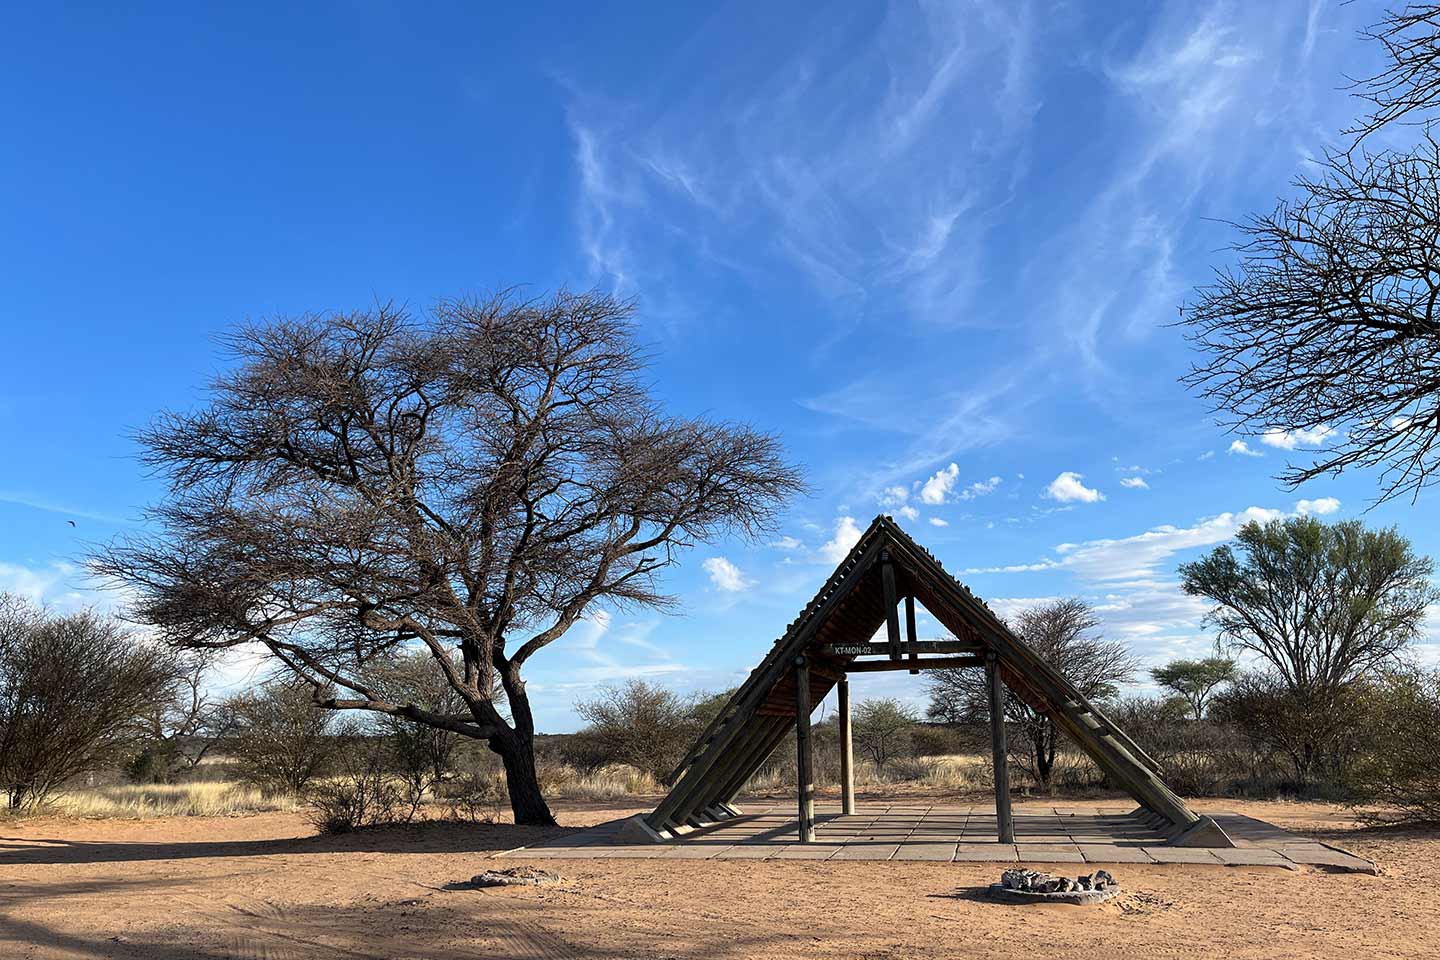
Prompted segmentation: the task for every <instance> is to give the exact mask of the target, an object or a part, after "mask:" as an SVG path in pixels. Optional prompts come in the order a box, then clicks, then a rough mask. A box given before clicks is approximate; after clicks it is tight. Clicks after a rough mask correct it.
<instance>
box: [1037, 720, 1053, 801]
mask: <svg viewBox="0 0 1440 960" xmlns="http://www.w3.org/2000/svg"><path fill="white" fill-rule="evenodd" d="M1034 743H1035V776H1036V779H1038V780H1039V781H1040V784H1039V786H1040V789H1042V790H1044V791H1045V792H1046V793H1049V792H1050V774H1051V773H1052V772H1053V771H1054V769H1055V728H1054V727H1053V726H1051V724H1050V721H1049V720H1047V719H1043V718H1042V719H1041V720H1040V721H1039V722H1037V723H1036V724H1035V727H1034Z"/></svg>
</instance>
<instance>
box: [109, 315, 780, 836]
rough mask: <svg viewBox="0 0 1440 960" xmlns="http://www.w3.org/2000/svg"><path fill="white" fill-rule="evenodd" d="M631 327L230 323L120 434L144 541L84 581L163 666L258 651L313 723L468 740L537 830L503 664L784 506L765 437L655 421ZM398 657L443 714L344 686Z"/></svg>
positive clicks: (534, 319) (455, 319)
mask: <svg viewBox="0 0 1440 960" xmlns="http://www.w3.org/2000/svg"><path fill="white" fill-rule="evenodd" d="M633 313H634V309H633V306H632V305H631V304H629V303H625V302H621V301H617V300H615V299H613V298H611V297H608V296H601V295H596V294H572V293H567V292H561V293H558V294H555V295H553V296H550V297H548V298H546V299H543V300H536V301H528V302H521V301H519V300H517V299H515V298H514V297H513V296H510V295H504V294H502V295H499V296H495V297H492V298H490V299H486V300H454V301H444V302H441V303H440V304H439V305H438V306H436V307H435V308H434V309H433V310H432V311H430V312H429V313H428V314H427V315H426V316H424V317H421V318H414V317H412V316H410V315H409V314H407V313H406V312H405V311H403V310H396V309H393V308H391V307H389V306H382V307H379V308H377V309H374V310H370V311H363V312H358V313H352V314H346V315H338V314H337V315H330V316H307V317H302V318H300V319H294V320H277V321H274V322H270V323H263V324H253V325H247V326H244V327H242V328H241V329H240V330H239V331H238V332H237V333H235V334H234V335H233V336H232V337H230V338H229V346H230V348H231V353H232V354H233V359H234V360H235V361H236V365H235V367H234V368H233V369H232V370H231V372H229V373H226V374H224V375H222V376H220V377H218V378H217V379H216V380H215V381H214V382H213V384H212V386H211V390H210V399H209V402H208V404H206V405H205V406H204V407H202V408H201V409H199V410H198V411H194V412H189V413H169V414H165V415H163V416H162V417H161V418H160V419H159V420H158V421H157V422H156V423H155V424H154V425H153V426H152V427H151V428H149V429H148V430H147V431H145V432H144V433H143V434H142V435H141V438H140V439H141V441H142V443H143V446H144V448H145V450H146V454H145V459H146V462H147V463H148V464H149V465H150V466H151V467H152V468H154V469H155V470H157V471H158V472H159V473H161V474H162V475H163V476H164V477H165V478H166V479H167V480H168V481H169V496H168V498H167V499H166V500H165V502H163V503H162V504H161V505H159V506H158V507H156V508H154V509H153V511H152V513H151V518H152V521H153V525H154V527H155V528H157V529H158V530H159V531H160V532H159V533H158V534H155V535H152V536H148V537H139V538H130V539H125V540H121V541H117V542H116V543H113V544H111V545H110V547H109V548H107V549H106V550H105V551H103V552H102V553H101V554H100V555H99V556H98V557H97V558H96V560H95V566H96V568H97V569H98V570H99V572H101V573H102V574H105V575H108V576H110V577H112V578H114V579H115V580H116V581H118V582H119V583H121V584H124V585H127V586H128V587H130V588H131V589H133V590H135V591H137V592H138V596H139V597H140V600H139V602H138V604H137V606H136V610H135V615H136V616H137V617H138V619H139V620H141V621H142V622H144V623H146V624H149V625H151V626H153V627H154V628H155V629H156V630H158V631H159V633H160V634H161V635H162V636H163V637H164V638H165V639H167V640H168V641H169V642H171V643H173V644H175V645H177V646H181V647H202V648H204V647H233V646H239V645H241V644H249V643H255V644H259V645H260V646H261V647H262V648H263V649H264V651H266V652H267V653H268V654H269V655H270V656H271V657H272V658H274V659H275V660H276V661H278V662H279V663H281V664H283V665H284V666H285V667H286V668H287V669H289V670H290V671H292V672H293V673H294V674H295V675H296V676H297V677H299V678H301V679H302V680H304V681H305V682H307V683H308V684H309V685H310V686H311V688H312V689H313V691H315V696H316V697H317V699H318V701H319V702H320V703H321V704H322V705H323V706H326V707H329V708H333V709H342V710H343V709H354V710H368V711H374V712H377V713H382V714H387V715H390V716H397V717H403V718H405V719H408V720H411V721H414V722H416V723H423V724H427V725H430V726H434V727H440V728H443V729H446V730H451V731H454V732H456V733H459V734H461V735H463V736H468V737H473V738H476V739H479V740H483V741H485V742H486V743H487V744H488V746H489V748H490V749H491V750H493V751H494V752H495V753H496V754H497V755H498V756H499V757H500V759H501V761H502V762H503V765H504V767H505V772H506V781H507V785H508V789H509V794H510V803H511V807H512V809H513V812H514V816H515V819H516V821H517V822H519V823H528V824H548V823H553V822H554V820H553V817H552V816H551V814H550V810H549V808H548V806H547V805H546V803H545V799H544V797H543V796H542V795H541V792H540V787H539V783H538V780H537V777H536V771H535V755H534V734H535V725H534V719H533V715H532V711H531V705H530V700H529V695H528V694H527V692H526V687H525V681H524V679H523V677H522V672H523V669H524V667H525V664H527V663H528V662H529V661H530V659H531V658H532V657H534V656H535V655H536V654H537V653H539V652H540V651H541V650H543V649H545V648H546V647H547V646H549V645H550V644H552V643H553V642H555V641H556V640H557V639H559V638H560V637H561V636H563V635H564V634H565V632H566V631H567V630H569V629H570V628H571V627H573V626H574V625H575V624H576V623H577V622H579V621H580V620H581V618H582V617H584V616H585V615H586V613H587V612H588V611H592V610H593V609H594V608H595V607H596V605H597V604H609V605H612V606H613V605H626V604H638V605H647V606H660V605H664V604H665V603H666V602H667V599H668V598H667V597H666V596H665V595H664V594H663V593H662V592H661V591H660V588H659V585H658V581H657V575H658V574H659V573H660V572H661V571H662V570H663V569H664V568H666V567H667V566H669V565H670V564H671V563H673V562H674V560H675V557H676V553H677V551H678V550H679V549H681V548H684V547H686V546H689V545H691V544H694V543H696V542H709V541H712V540H713V539H715V538H717V537H720V536H723V535H727V534H731V533H735V532H739V533H742V534H747V535H753V534H756V533H758V532H761V531H763V530H765V529H767V528H768V527H769V526H770V524H771V522H772V521H773V519H774V516H775V511H776V510H777V509H778V508H779V506H780V505H781V504H782V503H783V502H784V501H785V500H786V499H787V498H788V497H789V496H790V495H792V494H793V493H795V492H796V491H797V490H799V489H800V488H801V482H800V479H799V476H798V474H797V471H796V470H795V469H794V468H793V467H791V466H789V465H788V464H787V463H786V462H784V460H783V459H782V457H781V453H780V448H779V443H778V441H777V440H776V439H775V438H774V437H772V436H770V435H767V434H765V433H761V432H758V431H756V430H754V429H752V428H750V427H748V426H744V425H737V424H730V423H717V422H712V421H707V420H703V419H679V418H674V417H669V416H666V415H664V414H662V412H661V411H660V410H659V409H658V407H657V405H656V403H655V402H654V400H653V399H652V398H651V397H650V395H649V393H648V391H647V389H646V387H645V385H644V383H643V381H642V378H641V374H642V372H643V367H644V357H643V355H642V354H641V352H640V350H639V349H638V347H637V346H636V343H635V341H634V339H633V337H632V333H631V320H632V317H633ZM416 648H418V649H422V650H424V651H426V652H427V653H428V654H429V655H430V657H431V662H432V664H433V669H435V670H436V671H438V672H439V673H440V674H442V675H443V676H444V678H445V681H446V682H447V683H448V684H449V685H450V687H451V688H452V689H453V690H454V691H455V692H456V693H457V694H458V695H459V696H460V698H461V699H462V700H463V701H464V704H465V708H464V710H462V711H459V712H455V713H451V712H441V711H436V710H432V709H427V708H426V707H424V706H422V705H420V704H418V703H411V702H401V701H399V700H395V699H390V698H388V697H387V696H386V695H385V693H384V691H383V690H381V689H379V688H377V686H374V685H372V684H370V683H368V682H367V680H366V676H367V672H368V671H370V670H371V668H372V666H373V664H374V663H375V662H377V661H378V660H383V659H384V658H387V657H395V656H399V655H402V654H403V653H405V652H407V651H410V650H413V649H416ZM497 685H498V688H499V690H500V694H498V695H497V694H496V693H495V690H496V687H497ZM502 696H503V702H502V701H501V697H502Z"/></svg>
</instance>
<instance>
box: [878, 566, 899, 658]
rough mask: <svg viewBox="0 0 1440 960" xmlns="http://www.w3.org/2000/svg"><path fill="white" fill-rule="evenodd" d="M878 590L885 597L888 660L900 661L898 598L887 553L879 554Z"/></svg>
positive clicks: (892, 568)
mask: <svg viewBox="0 0 1440 960" xmlns="http://www.w3.org/2000/svg"><path fill="white" fill-rule="evenodd" d="M880 589H881V592H882V593H883V594H884V597H885V639H886V640H887V641H889V644H890V659H891V660H899V659H900V612H899V611H898V610H896V609H895V608H896V607H897V606H898V605H899V603H900V597H899V596H898V594H897V593H896V588H895V565H894V564H893V563H891V562H890V554H889V552H888V551H885V550H882V551H881V552H880Z"/></svg>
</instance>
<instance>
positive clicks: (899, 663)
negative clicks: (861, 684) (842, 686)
mask: <svg viewBox="0 0 1440 960" xmlns="http://www.w3.org/2000/svg"><path fill="white" fill-rule="evenodd" d="M983 666H985V659H984V658H983V657H973V656H972V657H926V658H925V659H924V660H918V659H917V660H909V661H906V660H856V661H855V662H854V663H851V664H849V665H848V666H846V667H845V672H846V673H884V672H886V671H889V670H909V671H910V672H911V673H919V672H920V671H921V670H957V669H959V668H961V667H983Z"/></svg>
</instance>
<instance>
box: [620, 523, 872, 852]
mask: <svg viewBox="0 0 1440 960" xmlns="http://www.w3.org/2000/svg"><path fill="white" fill-rule="evenodd" d="M882 542H883V541H882V540H881V539H880V538H878V537H877V538H876V539H875V541H874V542H872V543H871V544H870V545H869V546H868V547H866V548H865V552H864V553H862V554H861V555H860V556H859V557H858V558H856V561H855V563H854V564H852V565H851V566H850V567H849V569H848V570H846V571H845V572H844V574H843V576H842V575H841V574H840V571H839V570H837V571H836V572H835V573H834V574H831V580H830V581H828V582H827V583H826V585H825V587H824V588H823V589H822V592H821V594H822V595H823V596H824V599H823V600H820V602H819V605H818V607H816V608H815V609H813V610H811V609H810V608H808V607H807V608H806V611H805V612H804V613H802V616H801V620H799V621H797V622H796V624H793V625H792V626H791V630H787V631H786V634H785V636H784V637H782V638H781V639H780V640H777V641H776V642H775V646H774V647H773V648H771V651H770V653H768V654H766V657H765V660H764V661H762V662H761V665H760V667H758V668H756V670H754V671H752V672H751V675H750V679H748V680H747V681H746V682H745V683H744V685H743V686H742V687H741V688H740V689H739V690H738V691H736V694H735V696H734V698H733V703H734V708H733V709H731V710H729V711H728V716H727V717H726V719H725V721H724V722H723V723H721V724H720V725H719V726H718V727H717V728H716V730H715V733H714V734H713V735H712V736H711V737H710V738H709V741H708V742H705V743H704V744H703V747H702V746H701V743H700V742H697V744H696V746H697V747H701V749H699V750H698V752H696V753H695V755H694V757H693V758H689V759H686V760H684V761H682V763H681V767H680V768H679V769H680V770H681V773H680V775H679V778H678V779H677V780H676V782H675V786H674V787H673V788H672V789H671V790H670V792H669V793H668V794H666V795H665V799H664V800H661V801H660V805H659V806H658V807H656V808H655V809H654V810H653V811H651V813H650V814H649V816H647V817H646V818H645V821H646V822H647V823H649V824H650V825H651V826H652V827H655V828H656V829H661V828H662V827H664V825H665V824H666V822H667V821H670V820H672V819H673V818H678V819H680V820H682V821H683V820H684V819H685V818H686V817H688V816H689V815H690V814H691V813H693V812H694V811H695V810H696V809H699V808H700V807H702V806H704V804H703V803H697V802H696V800H697V799H705V798H704V797H701V796H700V795H701V794H702V793H707V792H709V791H710V790H712V789H714V787H715V785H714V784H712V783H711V782H710V780H709V778H708V775H709V773H710V770H711V768H712V767H714V766H715V764H716V763H717V762H718V761H719V760H720V758H721V757H722V756H724V755H725V753H726V751H727V749H728V747H729V746H730V743H731V742H732V741H733V740H734V739H735V737H736V736H737V735H738V734H739V733H740V731H741V730H743V729H744V728H745V725H746V724H747V722H748V721H749V719H750V718H751V717H752V716H754V715H755V712H756V710H757V708H759V706H760V705H761V704H762V703H763V702H764V700H765V698H766V697H767V696H768V695H769V693H770V690H771V688H773V687H774V685H775V683H776V681H778V680H779V679H780V677H781V676H782V675H783V674H784V671H785V669H786V668H787V667H788V666H789V665H790V664H789V661H790V653H791V651H799V650H804V649H805V645H806V644H807V643H808V642H809V641H810V638H811V637H812V636H814V634H815V632H816V631H817V630H819V629H820V627H821V626H823V625H824V623H825V621H826V619H827V618H828V617H829V616H830V614H831V613H832V612H833V611H834V609H835V607H836V606H837V605H838V604H839V603H840V601H841V599H842V598H843V597H846V596H848V595H849V591H850V589H851V587H853V585H854V584H855V583H856V582H857V581H859V580H860V579H861V578H863V577H864V576H865V575H866V574H867V573H868V572H869V570H870V567H871V566H873V564H874V563H875V561H876V560H877V559H879V556H880V554H881V553H883V552H884V548H883V547H881V545H880V544H881V543H882ZM816 599H817V600H819V596H817V598H816ZM802 621H803V622H802Z"/></svg>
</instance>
